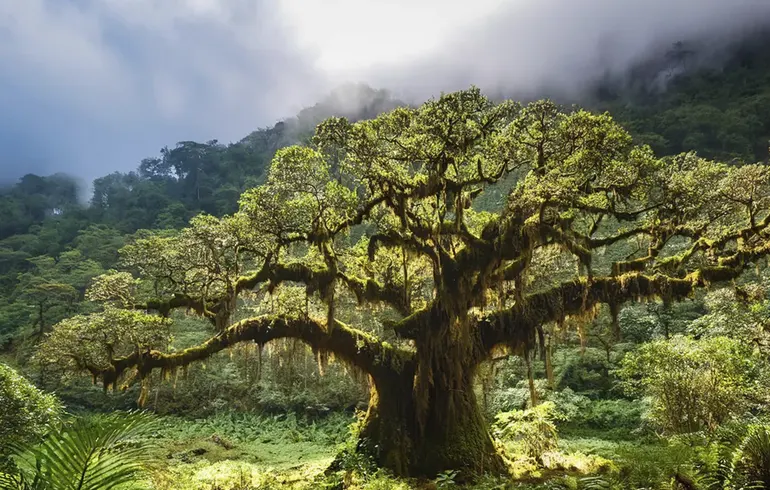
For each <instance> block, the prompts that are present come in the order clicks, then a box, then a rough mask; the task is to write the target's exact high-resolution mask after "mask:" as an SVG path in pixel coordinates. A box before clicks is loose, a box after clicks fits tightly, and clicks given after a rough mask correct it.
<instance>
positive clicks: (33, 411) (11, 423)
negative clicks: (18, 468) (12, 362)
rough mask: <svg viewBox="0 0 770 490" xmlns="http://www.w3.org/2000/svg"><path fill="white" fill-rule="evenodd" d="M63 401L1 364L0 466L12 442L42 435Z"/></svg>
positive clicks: (55, 419)
mask: <svg viewBox="0 0 770 490" xmlns="http://www.w3.org/2000/svg"><path fill="white" fill-rule="evenodd" d="M60 413H61V405H60V404H59V401H58V400H57V399H56V397H55V396H53V395H50V394H46V393H43V392H42V391H40V390H39V389H37V388H36V387H35V386H34V385H32V384H31V383H30V382H29V381H27V380H26V379H25V378H24V377H23V376H21V375H20V374H19V373H17V372H16V371H14V370H13V369H11V368H10V367H9V366H6V365H5V364H0V441H3V443H4V444H0V466H1V465H2V459H3V456H4V454H3V451H4V449H7V447H8V446H9V445H11V444H19V443H26V442H32V441H35V440H36V439H39V438H41V437H42V436H43V435H45V433H46V432H47V429H48V427H49V426H50V425H51V424H52V423H54V422H56V421H57V420H58V418H59V415H60Z"/></svg>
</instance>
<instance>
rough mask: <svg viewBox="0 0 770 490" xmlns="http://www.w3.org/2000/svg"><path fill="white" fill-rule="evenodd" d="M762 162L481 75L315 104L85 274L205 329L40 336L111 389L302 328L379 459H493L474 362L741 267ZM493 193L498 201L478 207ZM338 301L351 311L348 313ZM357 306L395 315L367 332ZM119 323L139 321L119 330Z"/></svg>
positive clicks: (760, 189) (481, 462)
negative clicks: (194, 215)
mask: <svg viewBox="0 0 770 490" xmlns="http://www.w3.org/2000/svg"><path fill="white" fill-rule="evenodd" d="M768 177H769V175H768V169H767V168H766V167H764V166H761V165H746V166H741V167H730V166H727V165H724V164H720V163H715V162H711V161H707V160H704V159H701V158H699V157H697V156H696V155H694V154H685V155H680V156H677V157H674V158H667V159H657V158H656V157H655V156H654V155H653V154H652V152H651V150H650V149H649V148H647V147H637V146H634V144H633V142H632V139H631V137H630V136H629V134H628V133H627V132H626V131H624V130H623V129H622V128H621V127H619V126H618V125H617V124H616V123H614V122H613V120H612V118H611V117H610V116H609V115H607V114H600V115H596V114H590V113H588V112H585V111H582V110H578V111H574V112H562V111H561V110H560V109H559V108H558V107H557V106H556V105H554V104H553V103H551V102H548V101H540V102H535V103H532V104H529V105H528V106H526V107H522V106H520V105H518V104H516V103H513V102H503V103H500V104H495V103H493V102H491V101H489V100H488V99H486V98H485V97H484V96H483V95H481V93H480V92H479V91H478V90H476V89H471V90H466V91H462V92H457V93H452V94H448V95H443V96H442V97H440V98H438V99H436V100H431V101H429V102H427V103H425V104H424V105H422V106H421V107H419V108H416V109H412V108H399V109H395V110H393V111H391V112H388V113H385V114H382V115H380V116H378V117H377V118H375V119H373V120H369V121H362V122H358V123H350V122H348V121H347V120H345V119H340V118H332V119H329V120H327V121H326V122H324V123H322V124H321V125H319V126H318V128H317V131H316V135H315V137H314V139H313V143H312V145H311V146H309V147H297V146H295V147H290V148H287V149H284V150H281V151H279V152H278V153H277V155H276V157H275V159H274V160H273V163H272V166H271V168H270V171H269V175H268V178H267V181H266V183H265V184H264V185H262V186H260V187H257V188H254V189H251V190H249V191H247V192H246V193H245V194H244V195H243V196H242V198H241V206H240V210H239V212H238V213H236V214H235V215H233V216H230V217H226V218H224V219H221V220H219V219H215V218H212V217H205V216H204V217H200V218H198V219H197V220H195V221H194V222H193V223H192V225H191V226H190V228H188V229H185V230H184V231H182V232H181V233H180V234H178V235H174V236H163V237H147V238H144V239H141V240H138V241H136V243H134V244H133V245H130V246H128V247H127V248H126V249H125V250H124V251H123V255H124V263H125V266H126V267H127V268H128V270H129V271H131V272H133V273H138V274H139V275H140V277H141V280H140V281H139V282H138V283H132V282H131V281H130V280H129V279H127V276H125V275H117V276H116V275H111V276H105V277H104V278H102V280H100V281H98V282H97V284H96V287H95V289H94V290H93V291H92V292H91V297H92V298H95V299H102V300H108V301H112V304H111V305H110V306H109V307H108V308H110V310H108V312H112V313H109V315H112V316H115V315H116V313H114V310H112V309H113V308H116V307H121V308H129V309H138V310H146V311H148V312H157V313H158V314H160V315H168V314H169V313H170V312H171V311H172V310H174V309H177V308H184V309H188V310H190V311H194V312H197V313H198V314H200V315H202V316H204V317H206V318H209V319H210V320H211V322H212V325H214V327H215V330H216V333H215V335H214V336H213V337H212V338H211V339H210V340H208V341H207V342H205V343H203V344H202V345H200V346H197V347H193V348H189V349H186V350H183V351H180V352H165V351H163V349H162V348H161V347H163V346H162V345H156V344H154V343H153V342H154V340H153V339H155V338H157V339H161V338H163V335H161V334H159V335H157V336H152V335H148V334H146V333H145V334H142V335H128V336H125V335H122V334H121V335H120V336H110V342H111V343H110V345H109V346H108V348H109V350H104V349H105V347H104V346H101V347H100V346H99V345H98V343H97V345H95V346H93V347H92V349H97V350H98V349H102V350H101V351H100V352H101V354H98V355H97V354H94V352H93V351H89V353H88V355H86V354H85V351H84V349H85V347H84V346H83V345H82V343H76V342H71V340H72V336H76V335H78V332H79V331H80V330H84V331H85V330H87V327H88V321H87V319H82V320H81V321H80V323H78V322H73V321H69V323H65V324H64V326H66V327H67V328H58V329H55V331H54V333H53V334H52V335H51V336H50V337H49V340H48V346H49V347H56V346H58V347H57V348H52V349H51V352H54V353H56V355H52V356H51V357H58V358H60V359H68V360H71V361H72V362H73V366H76V367H78V368H80V369H86V370H88V371H90V372H91V373H93V374H94V376H95V377H97V378H100V379H101V380H102V381H103V382H104V384H105V386H109V385H114V384H115V383H116V382H118V381H120V380H122V379H124V378H126V377H131V378H138V379H146V378H147V377H148V376H149V374H150V373H151V372H152V371H153V370H154V369H159V370H162V371H164V372H170V371H173V370H176V369H178V368H180V367H184V366H187V365H189V364H190V363H193V362H195V361H199V360H202V359H205V358H207V357H209V356H211V355H212V354H214V353H216V352H218V351H221V350H223V349H227V348H229V347H231V346H233V345H235V344H237V343H240V342H246V341H248V342H256V343H258V344H260V345H264V344H265V343H267V342H269V341H271V340H274V339H279V338H295V339H300V340H302V341H304V342H306V343H307V344H309V345H310V346H311V347H312V348H313V349H314V350H315V351H316V352H317V353H318V355H319V359H321V361H322V362H323V361H324V360H325V359H326V356H328V355H332V356H333V357H334V358H335V359H338V360H341V361H343V362H345V363H347V364H348V365H349V366H351V367H354V368H356V369H358V370H360V371H362V372H365V373H366V374H368V375H369V376H370V377H371V380H372V382H373V383H372V384H373V389H372V392H371V401H370V404H369V409H368V413H367V416H366V419H365V422H364V425H363V428H362V430H361V444H360V446H359V447H360V449H361V450H362V451H368V452H370V453H371V454H373V455H374V456H375V457H376V458H377V460H378V461H379V462H380V463H381V464H382V465H384V466H386V467H388V468H390V469H392V470H394V471H395V472H396V473H398V474H435V473H436V472H437V471H440V470H444V469H463V470H467V471H471V472H481V471H502V470H503V467H504V464H503V462H502V459H501V458H500V456H499V455H498V454H497V452H496V450H495V446H494V444H493V441H492V439H491V438H490V435H489V433H488V430H487V426H486V423H485V420H484V418H483V416H482V415H481V412H480V411H479V408H478V406H477V401H476V399H475V395H474V390H473V383H474V375H475V373H476V370H477V368H478V366H479V365H480V364H481V363H482V362H484V361H485V360H486V359H488V358H489V357H490V356H491V355H493V353H495V352H498V351H499V350H501V349H505V350H508V351H512V352H516V353H527V352H529V351H531V350H532V349H533V348H535V346H536V345H537V343H538V337H541V338H542V332H543V326H545V325H551V324H554V323H559V322H564V320H565V319H567V318H570V317H572V318H573V319H575V318H587V317H590V316H591V315H593V314H595V312H596V311H597V310H598V308H599V306H600V305H602V304H606V305H609V311H610V312H611V314H612V316H613V317H614V318H615V319H616V318H617V314H618V311H619V309H620V307H621V306H622V304H623V303H624V302H627V301H630V300H652V299H655V298H658V299H663V300H664V301H676V300H681V299H684V298H687V297H690V296H691V295H693V294H694V292H695V291H696V290H697V289H698V288H701V287H705V286H708V285H710V284H713V283H718V282H727V281H731V280H734V279H736V278H738V277H739V276H741V275H742V273H743V272H744V269H746V268H747V267H748V266H749V265H750V264H752V263H755V262H756V261H758V260H760V259H761V258H763V257H764V256H766V255H767V254H768V253H770V214H769V213H768V209H770V185H769V184H768V180H770V179H769V178H768ZM501 191H504V192H505V193H506V194H507V199H505V202H504V203H503V204H502V205H501V206H498V207H497V209H496V210H495V212H489V211H481V210H479V209H478V206H477V205H475V204H478V202H486V203H487V204H489V202H490V201H493V197H494V196H495V195H499V194H500V192H501ZM607 257H615V259H614V260H606V258H607ZM565 264H566V265H568V266H569V267H566V268H565V267H564V265H565ZM300 288H301V289H300ZM297 291H300V294H296V293H297ZM261 296H264V297H267V298H270V301H268V302H266V303H265V302H262V303H259V302H258V301H257V300H258V299H259V298H260V297H261ZM275 298H280V299H281V300H280V301H274V299H275ZM350 298H355V299H357V301H358V304H359V305H360V307H361V309H362V310H359V311H366V312H367V313H366V314H360V315H357V316H355V315H353V314H351V312H350V311H351V309H352V308H351V307H349V306H347V305H349V299H350ZM276 304H277V306H276ZM249 312H254V313H255V314H256V316H249ZM101 315H102V316H101V317H100V318H102V320H103V319H104V318H106V317H105V316H104V314H101ZM142 318H143V317H142V316H130V317H125V320H126V321H125V322H124V323H125V328H126V329H127V330H129V331H130V330H131V329H135V328H140V326H141V324H142V322H143V320H142ZM147 318H151V316H148V317H147ZM354 318H363V319H369V320H372V319H374V318H386V319H388V318H389V319H390V320H389V321H387V322H386V323H385V324H386V328H385V329H384V330H383V329H380V330H381V332H380V333H381V334H382V335H380V336H375V335H374V334H372V331H373V328H371V325H369V324H368V323H369V320H364V321H361V322H360V324H357V325H356V328H354V327H353V326H349V325H348V324H349V323H352V321H353V320H352V319H354ZM103 323H104V321H102V324H103ZM371 323H375V322H373V321H371ZM613 323H614V325H615V326H616V327H617V323H618V322H617V320H615V321H614V322H613ZM78 325H79V326H78ZM153 325H154V327H153ZM147 328H161V329H165V328H167V325H166V324H165V323H159V322H154V323H153V322H152V321H148V327H147ZM89 331H92V329H91V330H89ZM161 333H162V332H161ZM616 334H617V335H619V332H616ZM383 336H384V337H387V338H388V341H387V342H386V341H385V340H383V338H381V337H383ZM120 337H129V338H132V339H144V340H143V341H142V342H133V343H126V344H125V345H123V346H122V347H120V348H117V347H116V345H114V341H115V339H116V338H120ZM89 338H91V339H96V338H97V336H96V335H91V336H90V337H89ZM68 339H69V340H68ZM68 342H69V344H68ZM161 344H162V343H161ZM66 345H73V346H74V347H73V350H74V351H75V352H72V353H69V354H68V353H67V349H66V348H65V347H66ZM62 346H64V347H62ZM75 347H76V348H75Z"/></svg>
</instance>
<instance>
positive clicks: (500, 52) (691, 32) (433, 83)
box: [351, 0, 770, 100]
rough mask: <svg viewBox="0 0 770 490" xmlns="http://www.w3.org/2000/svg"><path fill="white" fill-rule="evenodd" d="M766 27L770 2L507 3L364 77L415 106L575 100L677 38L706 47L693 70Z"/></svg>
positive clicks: (634, 0) (564, 0) (544, 0)
mask: <svg viewBox="0 0 770 490" xmlns="http://www.w3.org/2000/svg"><path fill="white" fill-rule="evenodd" d="M768 25H770V1H767V0H735V1H725V0H643V1H640V0H628V1H618V0H580V1H570V0H538V1H527V2H524V1H516V2H508V3H507V4H506V5H501V6H499V7H498V8H497V10H496V11H494V12H492V13H490V14H489V15H488V16H487V17H486V18H484V19H482V20H480V21H478V22H476V23H474V24H473V25H469V26H466V27H464V28H463V29H460V30H458V31H457V32H455V33H453V34H452V35H451V36H449V37H448V38H447V39H446V42H445V43H443V44H442V46H441V47H440V48H439V49H437V50H435V51H434V52H432V53H430V54H429V55H428V56H425V57H424V58H422V59H420V60H417V61H414V62H411V63H409V64H407V65H403V66H398V65H391V66H383V67H378V68H377V69H375V70H372V71H371V72H369V73H366V74H365V75H363V76H365V77H366V78H367V79H368V80H369V81H370V83H373V84H375V85H378V86H385V87H390V88H392V89H394V90H395V91H396V93H397V94H398V95H399V96H400V97H402V98H406V99H411V100H419V99H425V98H427V97H430V96H434V95H436V94H437V93H440V92H441V91H452V90H458V89H462V88H466V87H468V86H469V85H477V86H479V87H480V88H482V89H483V90H485V91H486V92H487V93H490V94H503V95H508V96H516V97H541V96H544V95H548V96H563V97H572V98H574V97H579V96H580V95H581V93H582V92H583V91H584V90H586V89H587V88H590V87H591V85H592V84H593V83H595V82H596V81H598V80H600V79H605V78H608V77H609V78H614V79H622V78H623V77H624V76H626V74H627V73H628V71H629V69H630V68H631V67H633V66H635V65H637V64H638V63H641V62H644V61H645V60H646V59H647V58H648V57H649V56H663V55H664V54H665V52H666V50H668V49H669V48H670V47H671V46H672V44H673V43H675V42H678V41H685V42H690V43H693V44H695V45H697V46H699V47H700V49H701V51H700V52H699V53H698V55H699V57H698V58H697V59H696V60H694V63H693V64H692V67H695V66H697V65H698V64H704V63H710V64H718V63H719V62H720V61H722V60H723V58H722V55H723V54H724V50H725V47H726V46H727V45H729V44H730V43H731V42H733V41H735V40H737V39H740V38H742V37H744V36H746V35H748V34H749V33H751V32H754V31H756V30H757V29H760V28H762V27H766V26H768ZM351 75H352V76H356V75H353V74H351Z"/></svg>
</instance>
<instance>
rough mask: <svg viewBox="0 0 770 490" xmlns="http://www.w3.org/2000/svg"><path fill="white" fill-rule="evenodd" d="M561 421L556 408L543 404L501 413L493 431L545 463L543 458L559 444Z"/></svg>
mask: <svg viewBox="0 0 770 490" xmlns="http://www.w3.org/2000/svg"><path fill="white" fill-rule="evenodd" d="M558 419H559V416H558V415H557V412H556V405H555V404H554V403H553V402H544V403H541V404H539V405H536V406H534V407H532V408H528V409H526V410H514V411H510V412H501V413H499V414H498V415H497V417H496V420H495V426H494V427H495V428H494V431H495V435H496V436H497V437H499V438H500V439H502V440H503V441H508V442H513V443H515V445H516V446H517V447H518V448H519V449H520V451H521V452H523V453H524V454H525V455H526V456H528V457H530V458H532V459H534V460H535V461H538V462H542V460H543V455H544V454H545V453H546V452H549V451H553V450H555V449H556V447H557V445H558V431H557V430H556V422H557V420H558Z"/></svg>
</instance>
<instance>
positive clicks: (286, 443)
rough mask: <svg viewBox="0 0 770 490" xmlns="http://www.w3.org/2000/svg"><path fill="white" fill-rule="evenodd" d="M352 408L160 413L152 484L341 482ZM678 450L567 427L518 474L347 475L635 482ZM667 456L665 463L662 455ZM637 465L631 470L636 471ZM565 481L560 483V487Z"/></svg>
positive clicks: (188, 488)
mask: <svg viewBox="0 0 770 490" xmlns="http://www.w3.org/2000/svg"><path fill="white" fill-rule="evenodd" d="M353 422H354V418H353V417H352V416H351V415H350V414H340V413H333V414H331V415H329V416H327V417H324V418H321V419H317V420H315V421H308V420H302V419H299V418H297V417H295V416H294V415H291V414H289V415H277V416H264V415H249V414H223V415H218V416H214V417H209V418H205V419H197V420H193V419H183V418H179V417H162V418H161V423H160V427H159V429H158V430H157V432H156V433H155V435H154V439H155V444H154V445H153V451H155V453H156V456H157V461H158V462H157V463H156V466H155V467H154V468H153V469H152V471H151V473H150V479H149V481H147V482H146V483H147V487H149V488H152V489H156V490H251V489H263V488H264V489H315V488H339V487H338V486H337V485H336V484H335V482H336V483H337V484H338V483H339V480H340V478H337V479H336V480H335V479H334V478H325V477H324V471H325V470H326V468H327V467H328V466H329V464H330V463H331V462H332V460H333V459H334V458H335V456H336V455H337V454H338V452H339V451H340V450H341V449H342V448H343V447H344V444H345V442H346V441H348V440H350V426H351V424H352V423H353ZM676 460H677V458H676V450H675V449H674V448H670V447H667V446H665V445H660V444H656V443H654V442H652V441H648V442H647V443H642V444H640V442H639V441H638V440H636V441H631V440H624V438H623V437H619V436H618V434H617V433H615V434H613V433H605V434H603V433H591V432H582V433H579V434H578V433H575V434H565V435H564V436H563V437H562V439H561V441H560V444H559V450H558V452H554V453H551V454H550V456H549V458H548V461H547V462H546V463H547V466H549V468H548V469H537V468H536V467H535V466H533V465H532V464H528V463H527V462H524V461H522V462H521V464H517V465H516V466H517V470H516V471H517V472H518V475H517V476H518V477H517V479H516V480H515V481H514V480H507V481H504V480H501V479H489V480H483V481H480V482H478V483H477V484H475V485H471V486H463V487H461V486H459V485H456V484H454V482H453V481H452V479H451V475H445V476H444V477H443V479H442V478H441V477H440V478H439V479H438V480H437V481H415V480H411V481H404V480H398V479H394V478H391V477H389V476H388V475H387V474H385V473H384V472H382V471H376V470H373V469H367V468H365V467H364V466H360V468H359V471H357V472H355V473H354V476H353V477H352V478H351V477H348V478H347V479H346V487H345V488H350V489H361V490H377V489H394V490H406V489H410V488H432V489H435V488H439V489H440V488H468V489H478V490H486V489H490V490H491V489H507V488H520V489H525V488H529V489H535V488H553V487H552V486H549V487H546V486H542V485H541V483H542V482H543V481H545V480H551V481H552V482H553V481H555V480H558V481H560V482H564V483H565V484H567V486H566V487H563V488H570V486H569V483H568V481H569V480H574V481H575V482H577V480H580V479H583V478H592V475H596V474H603V473H612V474H614V475H615V476H617V475H618V474H622V473H624V472H626V473H628V474H629V478H633V480H634V483H639V482H640V481H644V480H649V481H651V482H652V481H656V479H658V478H659V477H660V473H661V472H662V471H666V469H665V467H666V466H669V464H676ZM662 462H666V463H662ZM631 473H633V475H631ZM556 488H560V487H556Z"/></svg>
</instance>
